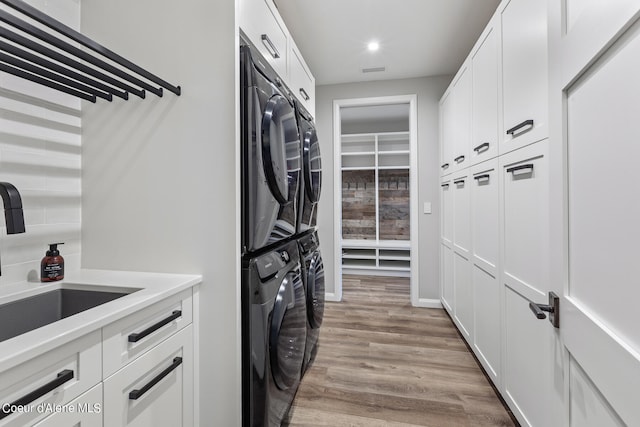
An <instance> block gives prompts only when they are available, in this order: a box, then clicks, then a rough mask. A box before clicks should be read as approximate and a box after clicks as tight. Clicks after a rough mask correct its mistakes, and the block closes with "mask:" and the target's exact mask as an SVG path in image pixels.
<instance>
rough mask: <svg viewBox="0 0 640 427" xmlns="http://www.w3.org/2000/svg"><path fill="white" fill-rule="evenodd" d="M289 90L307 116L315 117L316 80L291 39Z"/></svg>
mask: <svg viewBox="0 0 640 427" xmlns="http://www.w3.org/2000/svg"><path fill="white" fill-rule="evenodd" d="M289 89H291V92H293V94H294V95H295V97H296V98H297V99H298V101H300V103H301V104H302V105H303V106H304V108H305V109H306V110H307V111H308V112H309V114H311V115H312V116H314V117H315V115H316V114H315V106H316V100H315V98H316V79H315V78H314V77H313V74H311V70H309V67H308V66H307V63H306V62H305V61H304V58H303V57H302V54H301V53H300V50H298V46H296V43H295V42H294V41H293V39H289Z"/></svg>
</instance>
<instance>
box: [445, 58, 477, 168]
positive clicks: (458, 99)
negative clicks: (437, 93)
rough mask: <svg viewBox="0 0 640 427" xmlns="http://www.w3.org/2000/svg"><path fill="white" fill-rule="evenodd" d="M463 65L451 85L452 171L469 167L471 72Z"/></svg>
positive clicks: (466, 65)
mask: <svg viewBox="0 0 640 427" xmlns="http://www.w3.org/2000/svg"><path fill="white" fill-rule="evenodd" d="M468 64H469V62H467V63H465V64H464V65H463V66H462V68H461V69H460V71H459V72H458V75H457V76H456V78H455V80H454V83H453V92H452V95H453V117H452V122H451V125H452V128H453V153H452V154H453V159H449V161H451V166H452V168H453V171H459V170H462V169H464V168H466V167H468V166H469V163H470V161H469V160H470V159H469V151H470V150H471V95H472V94H471V70H470V68H469V66H468Z"/></svg>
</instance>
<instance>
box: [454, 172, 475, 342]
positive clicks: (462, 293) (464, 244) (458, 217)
mask: <svg viewBox="0 0 640 427" xmlns="http://www.w3.org/2000/svg"><path fill="white" fill-rule="evenodd" d="M467 171H468V169H467ZM452 181H453V221H454V223H453V288H454V294H455V298H454V299H455V305H454V319H455V320H456V322H457V323H458V326H459V327H460V331H461V332H462V334H463V336H464V337H465V338H466V339H467V340H468V341H469V340H470V337H471V333H472V331H473V289H472V287H471V268H470V265H471V264H470V262H469V260H470V258H469V256H470V253H471V227H470V214H471V204H470V203H469V202H470V199H469V177H468V176H467V175H466V173H465V174H458V175H454V177H453V179H452Z"/></svg>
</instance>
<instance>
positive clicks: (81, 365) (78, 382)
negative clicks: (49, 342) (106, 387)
mask: <svg viewBox="0 0 640 427" xmlns="http://www.w3.org/2000/svg"><path fill="white" fill-rule="evenodd" d="M100 338H101V336H100V331H95V332H93V333H91V334H87V335H85V336H84V337H82V338H79V339H77V340H75V341H72V342H70V343H68V344H65V345H63V346H61V347H58V348H56V349H54V350H51V351H49V352H47V353H46V354H43V355H41V356H38V357H35V358H33V359H31V360H29V361H27V362H25V363H23V364H22V365H19V366H17V367H15V368H13V369H10V370H9V371H6V372H3V373H1V374H0V403H1V404H2V409H5V408H7V409H9V408H10V407H11V404H12V403H16V402H19V401H21V400H22V402H21V404H20V405H16V406H15V409H16V412H13V413H12V414H10V415H6V416H5V417H4V418H3V419H1V420H0V426H2V427H9V426H11V427H18V426H20V427H22V426H26V425H32V424H34V423H35V422H37V421H39V420H42V419H44V418H45V417H47V416H48V415H51V414H53V407H52V406H51V405H64V404H67V403H69V402H71V401H72V400H73V399H75V398H77V397H78V396H80V395H81V394H82V393H84V392H85V391H87V390H89V389H90V388H91V387H93V386H95V385H96V384H99V383H100V380H101V379H102V371H101V355H102V354H101V351H100V347H101V341H100ZM32 393H33V394H35V395H32V396H30V397H28V396H29V395H30V394H32ZM2 415H4V414H1V415H0V416H2Z"/></svg>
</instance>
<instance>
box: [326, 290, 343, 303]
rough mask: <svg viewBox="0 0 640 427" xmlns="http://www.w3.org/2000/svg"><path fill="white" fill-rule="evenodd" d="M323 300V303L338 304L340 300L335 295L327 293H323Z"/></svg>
mask: <svg viewBox="0 0 640 427" xmlns="http://www.w3.org/2000/svg"><path fill="white" fill-rule="evenodd" d="M324 300H325V301H333V302H340V298H338V296H337V295H336V294H335V293H328V292H325V294H324Z"/></svg>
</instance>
